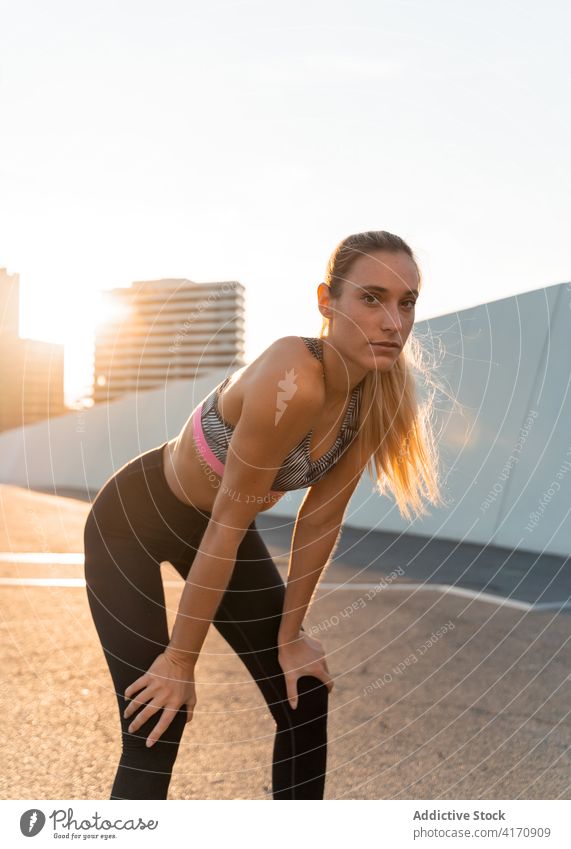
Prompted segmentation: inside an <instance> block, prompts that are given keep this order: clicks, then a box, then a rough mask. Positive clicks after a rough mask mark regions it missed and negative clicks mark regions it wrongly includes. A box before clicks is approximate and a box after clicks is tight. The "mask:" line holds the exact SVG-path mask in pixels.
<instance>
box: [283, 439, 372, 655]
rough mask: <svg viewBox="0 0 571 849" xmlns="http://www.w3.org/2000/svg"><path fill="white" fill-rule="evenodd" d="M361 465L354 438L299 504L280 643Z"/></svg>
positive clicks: (325, 556) (290, 635) (310, 589)
mask: <svg viewBox="0 0 571 849" xmlns="http://www.w3.org/2000/svg"><path fill="white" fill-rule="evenodd" d="M365 466H366V462H363V460H362V458H361V454H360V447H359V444H358V442H357V440H355V441H354V442H353V443H352V444H351V445H350V446H349V448H348V449H347V450H346V451H345V453H344V454H343V456H342V457H341V459H340V460H339V461H338V462H337V463H336V464H335V466H334V467H333V469H332V470H331V471H330V472H329V473H328V474H327V475H325V477H324V478H322V480H320V481H319V483H317V484H314V485H313V486H312V487H310V488H309V490H308V492H307V494H306V496H305V498H304V500H303V502H302V504H301V507H300V508H299V512H298V515H297V519H296V523H295V527H294V532H293V539H292V546H291V554H290V559H289V566H288V576H287V587H286V594H285V602H284V609H283V614H282V618H281V623H280V629H279V635H278V642H279V645H280V646H283V645H287V643H288V642H290V641H291V640H294V639H295V638H296V637H297V636H298V635H299V632H300V629H301V625H302V622H303V620H304V618H305V615H306V613H307V610H308V607H309V604H310V601H311V598H312V596H313V593H314V591H315V588H316V586H317V583H318V581H319V578H320V576H321V574H322V572H323V570H324V568H325V566H326V564H327V562H328V560H329V558H330V557H331V555H332V553H333V551H334V550H335V544H336V542H337V539H338V536H339V530H340V528H341V524H342V522H343V517H344V515H345V511H346V509H347V505H348V504H349V501H350V499H351V496H352V494H353V492H354V491H355V488H356V486H357V484H358V483H359V479H360V477H361V475H362V473H363V469H364V468H365Z"/></svg>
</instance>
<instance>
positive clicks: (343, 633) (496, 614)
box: [0, 485, 571, 800]
mask: <svg viewBox="0 0 571 849" xmlns="http://www.w3.org/2000/svg"><path fill="white" fill-rule="evenodd" d="M69 494H70V495H71V494H73V495H75V496H76V497H74V498H71V497H64V495H63V494H62V493H61V492H60V494H59V495H57V496H56V495H53V494H47V493H40V492H31V491H28V490H26V489H23V488H18V487H11V486H5V485H4V486H0V516H1V522H0V550H1V551H2V552H4V555H3V557H2V558H0V609H1V611H2V617H1V621H0V626H1V627H2V629H3V631H4V634H3V639H2V665H1V670H2V672H1V678H0V700H1V705H2V717H3V720H4V722H3V725H4V727H3V734H2V740H1V743H0V746H1V747H2V755H1V757H2V770H1V776H0V797H1V798H3V799H42V798H45V799H107V798H109V791H110V787H111V784H112V781H113V777H114V774H115V770H116V766H117V762H118V759H119V752H120V737H119V717H118V713H117V705H116V701H115V694H114V692H113V690H112V685H111V679H110V676H109V673H108V670H107V666H106V664H105V661H104V657H103V653H102V651H101V647H100V644H99V641H98V638H97V634H96V631H95V628H94V625H93V622H92V620H91V617H90V613H89V608H88V604H87V598H86V593H85V587H84V586H83V584H82V578H83V568H82V565H81V556H80V555H81V550H82V533H83V523H84V521H85V517H86V514H87V511H88V509H89V504H88V501H87V500H85V499H86V497H85V495H82V494H78V493H69ZM78 495H82V497H77V496H78ZM277 518H278V517H276V516H272V515H271V513H270V512H268V513H266V514H262V515H260V516H259V517H258V520H257V524H258V527H259V528H260V530H261V532H262V534H263V535H264V538H265V539H266V542H267V543H268V546H269V548H270V551H271V552H272V555H273V556H274V557H275V558H276V562H277V563H278V567H279V568H280V571H281V572H282V574H283V576H284V579H285V576H286V569H287V553H288V550H289V544H290V539H291V525H284V524H283V520H282V519H279V520H278V521H276V519H277ZM274 526H282V527H274ZM26 552H34V553H36V555H42V556H43V558H42V557H40V558H36V560H38V559H39V560H42V559H43V560H44V561H45V562H26V559H25V553H26ZM52 553H53V554H52ZM58 553H69V554H70V555H73V553H76V554H77V555H78V557H76V558H73V556H71V557H70V558H68V559H69V560H70V561H71V562H57V561H58V557H57V554H58ZM60 560H62V561H65V558H63V557H62V558H60ZM160 568H161V571H162V573H163V576H164V579H165V584H166V588H165V592H166V601H167V609H168V618H169V624H170V625H171V626H172V623H173V621H174V617H175V614H176V610H177V607H178V599H179V596H180V592H181V591H182V581H181V579H180V578H179V576H178V574H177V573H176V572H175V570H174V568H173V567H172V566H171V565H170V564H169V563H167V562H165V563H163V564H162V565H161V567H160ZM38 578H41V579H44V580H45V579H52V580H53V583H52V584H50V583H49V582H47V583H46V584H44V585H38V584H34V583H33V582H34V580H37V579H38ZM7 579H10V580H12V581H14V580H16V581H18V582H19V583H7V582H6V581H7ZM65 579H67V580H68V585H66V583H65ZM569 581H570V578H569V574H568V567H567V564H566V563H565V561H564V560H563V559H562V558H560V559H558V558H549V557H548V558H538V557H537V555H532V554H530V553H528V552H521V551H520V552H508V551H506V550H505V549H490V548H489V547H488V548H486V547H478V546H472V545H458V544H457V543H455V542H453V541H442V540H441V541H430V540H423V539H422V538H419V537H413V536H411V535H407V536H403V537H400V538H398V537H392V536H391V535H388V534H381V533H368V534H366V533H364V532H363V531H361V530H356V529H351V528H348V527H346V528H344V529H343V533H342V535H341V538H340V542H339V544H338V547H337V549H336V551H335V556H334V559H333V562H332V563H331V564H330V565H329V567H328V569H327V571H326V574H325V575H324V577H323V579H322V581H321V583H320V588H319V589H318V591H317V593H316V595H315V598H314V601H313V603H312V607H311V610H310V612H309V614H308V617H307V621H306V628H308V627H309V628H314V629H315V633H316V634H317V636H319V638H320V639H321V640H322V641H323V644H324V646H325V648H326V651H327V656H328V664H329V668H330V670H331V672H332V675H333V676H334V679H335V686H334V689H333V691H332V693H331V697H330V714H329V723H328V732H329V750H328V765H327V770H328V771H327V780H326V792H325V798H326V799H340V800H341V799H482V800H483V799H568V798H569V792H570V788H571V769H570V752H571V750H570V745H571V722H570V717H569V713H570V711H571V699H570V694H571V675H570V671H571V663H570V660H571V647H570V643H569V638H570V631H571V627H570V626H571V617H570V616H569V615H568V612H565V608H564V607H563V606H562V603H563V602H564V601H565V600H567V599H568V598H569ZM542 604H547V605H554V606H551V607H541V606H540V605H542ZM567 610H568V609H567ZM197 696H198V704H197V707H196V710H195V714H194V718H193V721H192V722H191V723H190V724H189V725H188V726H187V727H186V729H185V732H184V736H183V740H182V744H181V748H180V752H179V756H178V759H177V762H176V765H175V769H174V773H173V778H172V782H171V785H170V789H169V798H170V799H268V800H270V799H271V787H270V776H271V752H272V746H273V735H274V723H273V720H272V718H271V716H270V714H269V711H268V710H267V707H266V705H265V702H264V701H263V699H262V697H261V695H260V694H259V692H258V689H257V687H256V686H255V684H254V683H253V681H252V680H251V678H250V677H249V675H248V673H247V671H246V669H245V667H244V666H243V665H242V663H241V661H240V660H239V658H238V657H237V656H236V655H235V654H234V653H233V651H232V650H231V649H230V647H229V646H228V645H227V644H226V643H225V641H224V640H223V639H222V638H221V637H220V636H219V635H218V633H217V632H216V631H215V630H214V629H213V628H212V629H210V631H209V633H208V636H207V638H206V642H205V644H204V648H203V651H202V654H201V658H200V661H199V664H198V668H197Z"/></svg>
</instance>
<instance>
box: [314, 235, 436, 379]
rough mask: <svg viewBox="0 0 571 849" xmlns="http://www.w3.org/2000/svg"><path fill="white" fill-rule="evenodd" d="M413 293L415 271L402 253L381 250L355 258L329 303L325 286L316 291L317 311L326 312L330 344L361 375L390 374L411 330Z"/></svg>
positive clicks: (416, 289) (415, 292)
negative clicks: (362, 371)
mask: <svg viewBox="0 0 571 849" xmlns="http://www.w3.org/2000/svg"><path fill="white" fill-rule="evenodd" d="M419 289H420V283H419V279H418V272H417V270H416V265H415V264H414V262H413V260H412V259H411V258H410V257H409V256H408V254H406V253H405V252H404V251H399V252H398V253H393V252H390V251H384V250H381V251H374V252H371V254H370V255H368V256H359V257H358V258H357V259H356V260H355V261H354V262H353V265H352V266H351V268H350V270H349V272H348V274H347V277H346V279H345V280H344V281H343V289H342V294H341V297H340V298H339V299H338V300H335V299H332V298H330V297H329V287H328V286H326V285H325V284H323V283H322V284H321V285H320V286H319V290H318V294H319V303H320V306H323V307H329V309H330V310H331V314H330V318H329V321H330V324H329V334H330V337H329V338H330V339H331V342H332V344H333V345H335V347H336V348H338V350H339V351H340V352H343V353H345V352H346V354H347V356H348V357H350V358H351V359H352V360H354V361H355V362H358V363H359V365H361V366H362V367H363V368H364V369H367V370H369V369H377V370H380V371H387V370H388V369H390V368H392V366H393V365H394V362H395V360H396V359H397V357H398V355H399V353H400V351H401V350H402V348H403V346H404V344H405V342H406V340H407V339H408V336H409V333H410V331H411V330H412V326H413V324H414V307H415V303H416V300H417V298H418V294H419ZM375 342H388V343H394V344H395V345H396V346H397V347H382V346H380V345H375V344H374V343H375Z"/></svg>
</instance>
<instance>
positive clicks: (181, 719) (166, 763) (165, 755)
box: [122, 706, 187, 769]
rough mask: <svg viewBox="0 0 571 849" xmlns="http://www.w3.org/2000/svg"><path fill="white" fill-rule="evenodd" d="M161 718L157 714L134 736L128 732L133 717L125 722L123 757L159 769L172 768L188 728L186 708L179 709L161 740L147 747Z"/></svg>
mask: <svg viewBox="0 0 571 849" xmlns="http://www.w3.org/2000/svg"><path fill="white" fill-rule="evenodd" d="M159 717H160V714H155V715H154V716H152V717H151V718H150V719H148V720H147V721H146V722H145V723H144V724H143V725H141V727H140V728H138V729H137V731H135V732H134V733H133V734H132V733H131V732H130V731H128V730H127V729H128V725H129V723H130V722H132V719H133V717H129V719H128V720H126V721H125V723H124V726H123V731H122V743H123V755H124V756H125V755H126V756H127V757H129V758H131V759H133V758H134V759H135V760H139V761H141V762H145V763H147V764H153V765H154V766H155V767H157V768H160V767H162V768H167V769H168V768H172V766H173V765H174V762H175V760H176V757H177V754H178V749H179V746H180V741H181V739H182V734H183V731H184V728H185V726H186V719H187V712H186V707H185V706H183V707H181V708H179V710H178V711H177V712H176V714H175V717H174V719H173V720H172V722H171V723H170V725H169V726H168V728H166V729H165V731H163V733H162V734H161V736H160V737H159V739H158V740H157V741H156V742H155V743H153V745H152V746H147V738H148V737H149V735H150V734H151V732H152V731H153V730H154V728H155V726H156V725H157V723H158V722H159Z"/></svg>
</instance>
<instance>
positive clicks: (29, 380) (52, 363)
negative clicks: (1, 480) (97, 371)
mask: <svg viewBox="0 0 571 849" xmlns="http://www.w3.org/2000/svg"><path fill="white" fill-rule="evenodd" d="M19 303H20V278H19V275H18V274H8V272H7V271H6V269H5V268H0V375H1V379H0V431H3V430H9V429H10V428H15V427H21V426H22V425H26V424H31V423H32V422H35V421H39V420H41V419H47V418H51V417H53V416H59V415H61V414H62V413H65V412H66V411H67V408H66V406H65V404H64V387H63V345H55V344H53V343H51V342H42V341H40V340H38V339H21V338H20V337H19V335H18V326H19Z"/></svg>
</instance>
